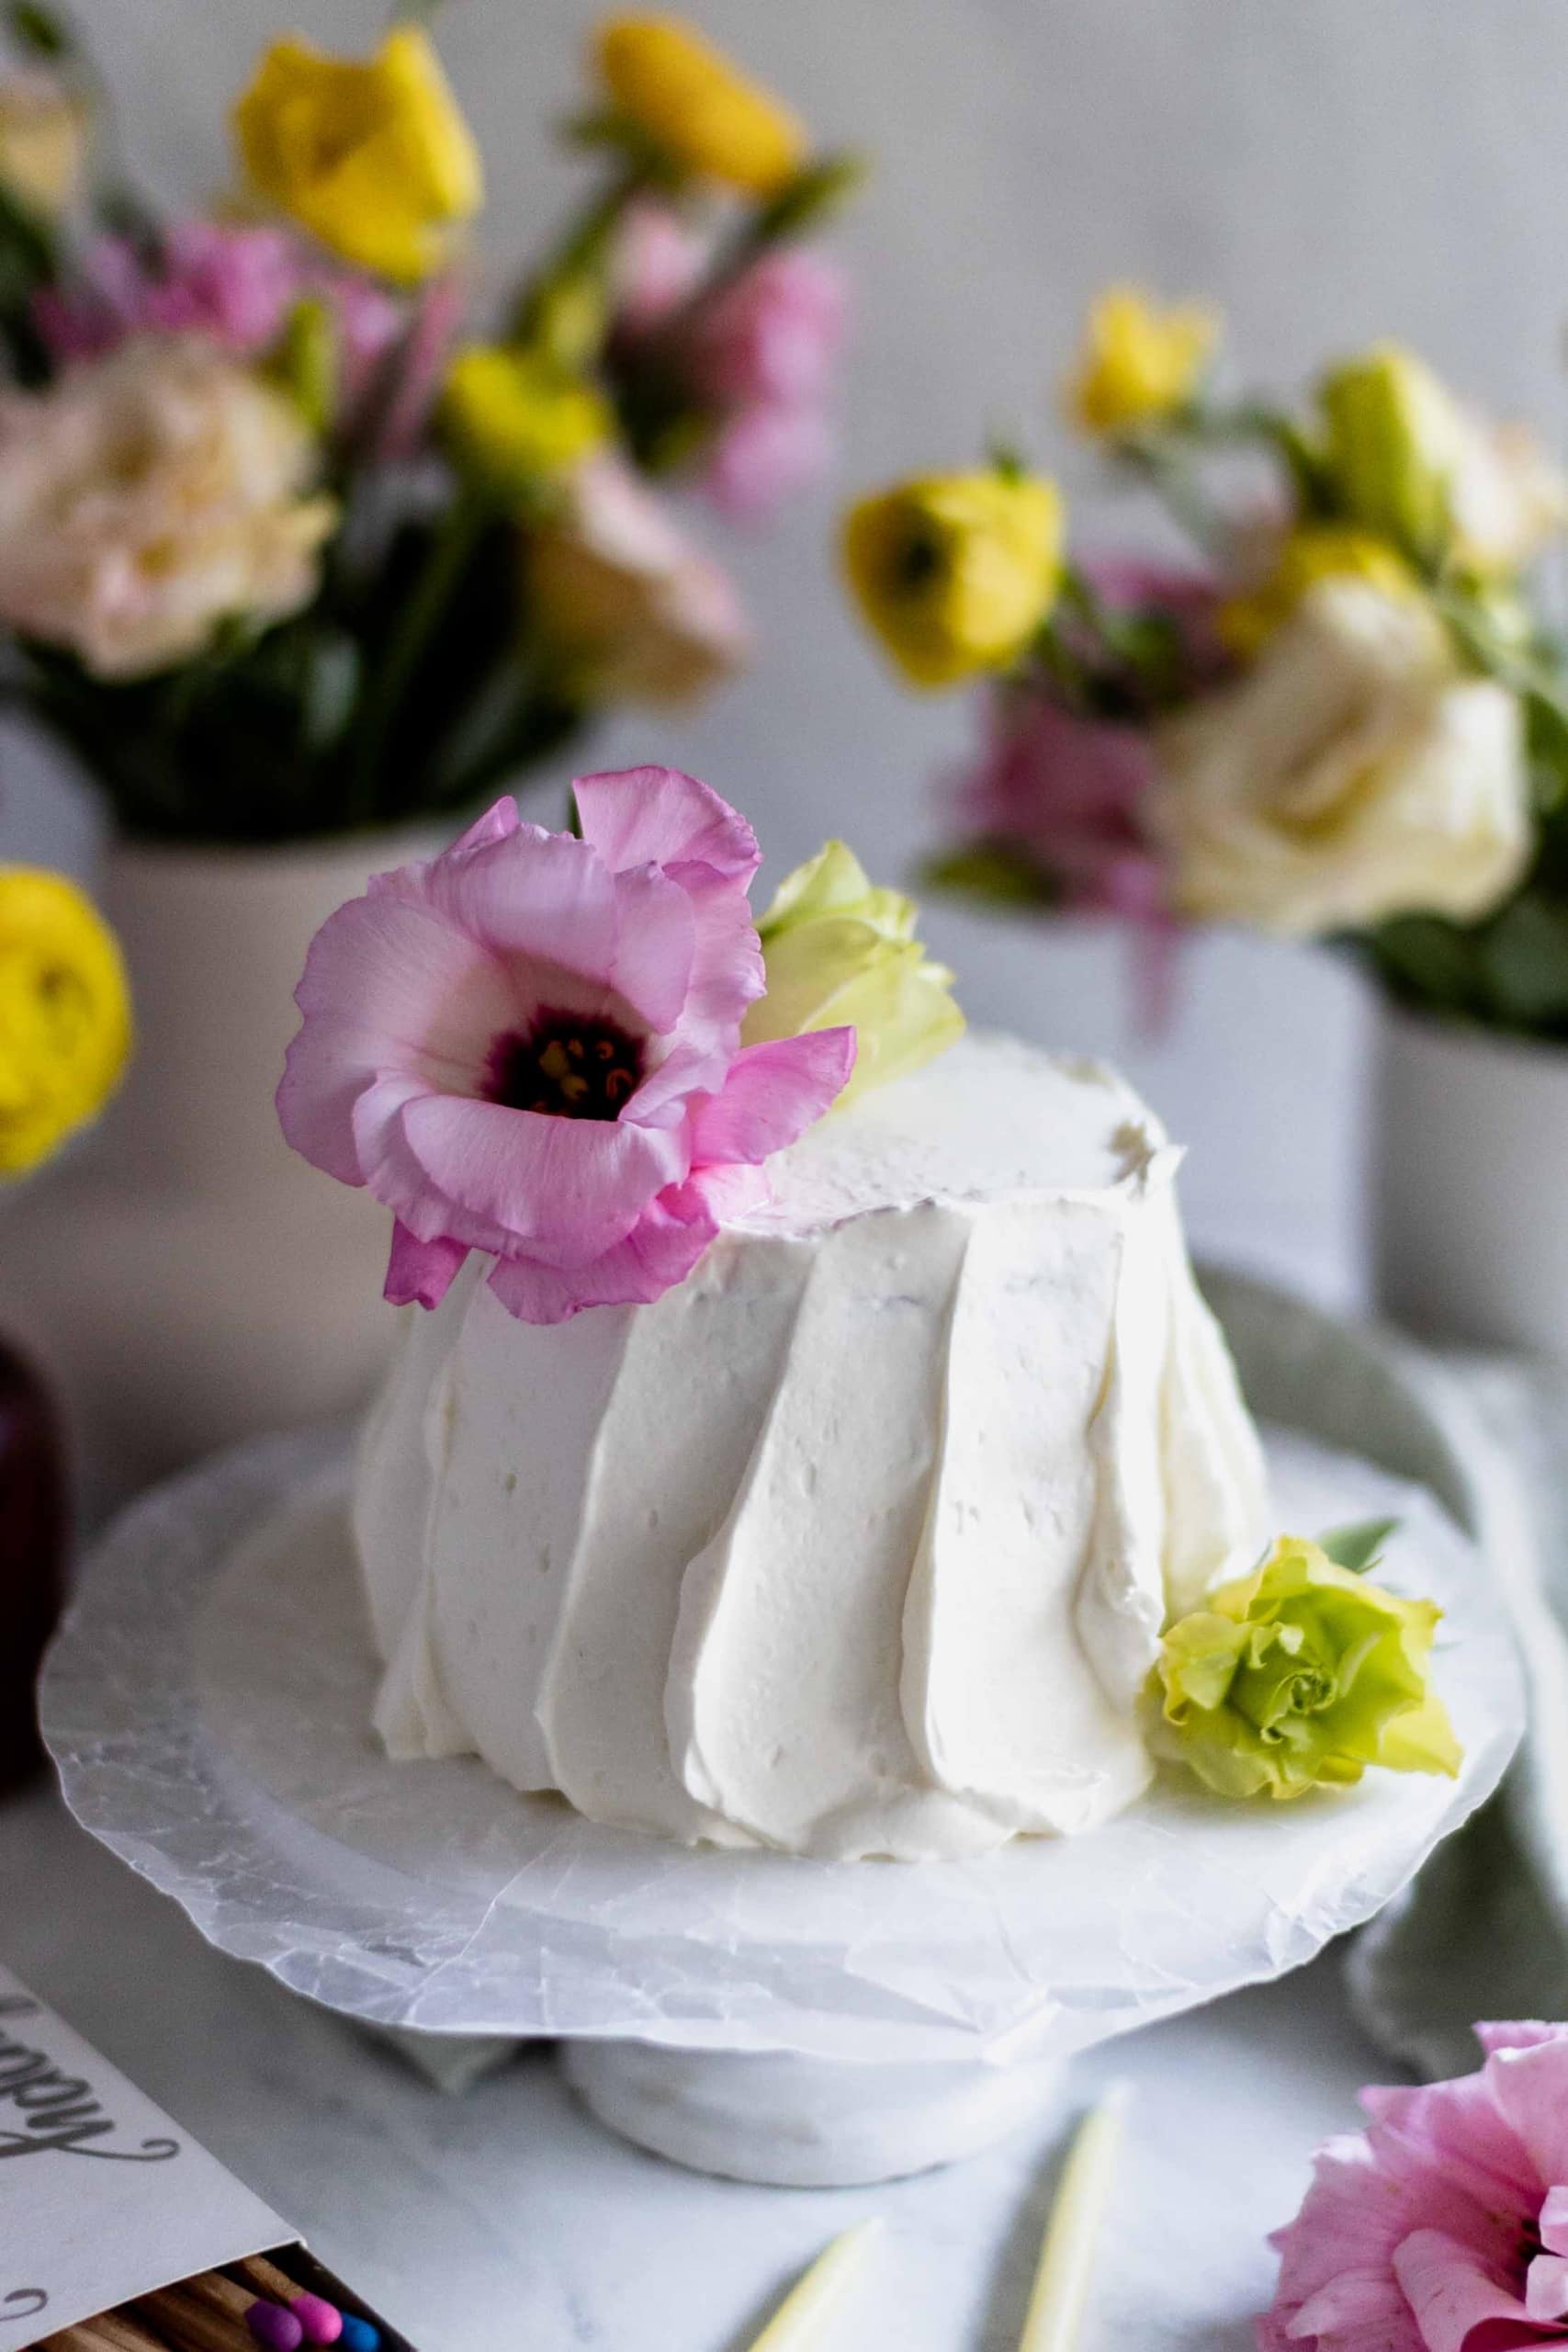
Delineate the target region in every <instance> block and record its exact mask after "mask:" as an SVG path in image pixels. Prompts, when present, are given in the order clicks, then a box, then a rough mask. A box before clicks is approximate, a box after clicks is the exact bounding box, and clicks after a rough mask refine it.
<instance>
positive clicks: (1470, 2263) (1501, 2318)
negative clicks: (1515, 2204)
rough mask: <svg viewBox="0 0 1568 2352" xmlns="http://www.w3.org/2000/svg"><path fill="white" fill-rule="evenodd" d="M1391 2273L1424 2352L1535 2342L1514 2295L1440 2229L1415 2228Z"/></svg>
mask: <svg viewBox="0 0 1568 2352" xmlns="http://www.w3.org/2000/svg"><path fill="white" fill-rule="evenodd" d="M1393 2274H1394V2277H1395V2278H1397V2279H1398V2281H1399V2284H1400V2286H1401V2288H1402V2289H1403V2290H1404V2299H1405V2301H1406V2302H1407V2303H1408V2304H1409V2305H1410V2308H1411V2310H1412V2312H1414V2313H1415V2316H1416V2325H1417V2327H1418V2328H1419V2329H1420V2331H1421V2340H1422V2342H1423V2344H1424V2345H1425V2346H1426V2347H1427V2352H1514V2347H1515V2346H1525V2345H1531V2344H1536V2343H1539V2342H1540V2331H1539V2330H1538V2329H1537V2328H1535V2327H1533V2326H1531V2324H1529V2319H1528V2317H1527V2314H1526V2312H1525V2307H1524V2305H1523V2303H1522V2302H1521V2301H1520V2300H1519V2298H1518V2296H1517V2295H1516V2294H1513V2293H1511V2292H1510V2291H1509V2290H1508V2289H1507V2288H1506V2287H1500V2286H1499V2285H1498V2284H1497V2282H1496V2280H1495V2278H1491V2277H1489V2276H1488V2275H1487V2273H1486V2271H1485V2270H1484V2269H1483V2267H1481V2265H1480V2264H1479V2263H1478V2262H1477V2261H1476V2258H1475V2256H1474V2255H1473V2254H1472V2253H1471V2251H1470V2249H1469V2248H1468V2247H1467V2246H1462V2245H1459V2244H1458V2243H1457V2242H1456V2241H1455V2240H1454V2239H1452V2238H1450V2237H1446V2236H1445V2235H1444V2234H1443V2233H1442V2231H1440V2230H1417V2231H1416V2233H1414V2235H1412V2236H1410V2237H1408V2238H1406V2239H1405V2241H1404V2245H1401V2246H1398V2247H1396V2248H1395V2250H1394V2256H1393Z"/></svg>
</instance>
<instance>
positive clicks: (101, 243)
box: [34, 220, 402, 401]
mask: <svg viewBox="0 0 1568 2352" xmlns="http://www.w3.org/2000/svg"><path fill="white" fill-rule="evenodd" d="M307 295H315V296H317V297H319V298H320V299H321V300H322V301H323V302H325V303H326V304H327V305H328V306H329V307H330V309H331V310H332V311H333V317H334V319H335V321H336V323H337V327H338V332H339V335H340V337H341V348H342V356H343V363H344V395H345V398H346V399H348V400H349V401H355V400H357V399H358V397H359V395H360V393H361V391H362V390H364V389H365V386H366V383H367V378H368V374H369V371H370V370H371V368H373V367H374V366H375V364H376V362H377V361H378V359H379V358H380V357H381V356H382V355H383V353H385V352H386V351H387V350H388V348H389V345H390V344H391V343H392V341H393V339H394V338H395V337H396V335H397V334H399V332H400V327H401V320H402V314H401V312H400V309H399V307H398V305H397V304H396V303H395V302H394V301H393V300H391V299H390V297H389V296H388V295H387V294H384V293H383V292H382V291H381V289H380V288H378V287H377V286H373V285H372V284H371V283H370V281H369V280H368V279H367V278H361V277H354V276H353V275H352V274H351V273H350V272H348V271H346V270H339V269H333V268H331V267H329V266H325V265H323V264H322V263H321V262H320V261H319V260H318V259H317V258H316V257H315V256H314V255H312V254H306V253H305V252H304V251H303V249H302V248H301V247H299V245H297V244H296V243H294V241H293V240H292V238H290V237H289V236H288V235H287V234H286V233H285V232H283V231H282V230H279V229H270V228H260V229H246V228H235V227H231V226H228V225H225V224H224V223H222V222H220V221H215V220H179V221H176V222H175V224H174V226H173V227H172V228H171V229H170V230H169V231H168V233H167V235H166V236H165V237H164V243H163V247H162V250H161V252H160V253H159V254H158V255H157V256H156V258H155V259H153V260H144V259H143V258H142V257H141V255H140V254H138V253H137V251H136V248H135V247H134V246H133V245H132V244H131V243H130V242H129V240H127V239H126V238H123V237H99V238H96V240H95V241H94V243H92V244H91V245H89V246H88V248H87V250H86V253H85V255H84V256H83V259H82V263H81V266H80V270H79V274H78V277H77V279H76V281H75V282H74V283H73V284H72V285H70V286H68V287H66V288H64V289H60V288H44V289H43V290H41V291H40V292H39V295H38V296H37V298H36V300H35V305H34V311H35V316H36V319H37V322H38V325H39V332H40V334H42V335H43V338H44V340H45V342H46V343H47V344H48V345H49V347H50V349H51V352H53V354H54V356H56V358H58V359H61V360H74V359H87V358H93V357H96V356H99V355H100V354H102V353H104V352H107V351H111V350H113V349H115V348H116V347H117V345H119V344H121V343H123V342H125V341H126V340H127V339H128V338H129V337H130V336H131V335H134V334H200V335H205V336H206V337H207V338H208V339H209V341H210V342H213V343H216V344H217V345H220V348H221V349H223V350H225V351H227V352H230V353H231V354H232V355H233V356H235V357H236V358H240V359H249V358H254V357H256V356H258V355H259V354H261V353H263V352H265V351H267V350H269V349H270V348H271V346H272V345H274V344H275V343H276V341H277V339H278V337H279V335H280V334H282V333H283V329H284V326H285V324H286V323H287V321H288V313H289V311H291V310H292V309H293V307H294V305H295V303H296V302H298V301H299V300H301V298H302V297H304V296H307Z"/></svg>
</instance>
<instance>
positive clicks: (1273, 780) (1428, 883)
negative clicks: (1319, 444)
mask: <svg viewBox="0 0 1568 2352" xmlns="http://www.w3.org/2000/svg"><path fill="white" fill-rule="evenodd" d="M1156 766H1157V774H1156V785H1155V787H1154V790H1153V792H1152V793H1151V795H1150V798H1149V803H1148V814H1149V822H1150V826H1151V829H1152V831H1154V833H1155V836H1156V840H1157V841H1158V842H1159V843H1160V844H1161V846H1162V848H1163V849H1164V851H1165V853H1166V854H1167V856H1168V859H1169V862H1170V865H1171V872H1172V888H1173V893H1174V896H1175V899H1176V902H1177V904H1178V906H1179V908H1180V910H1181V911H1182V912H1184V913H1185V914H1188V915H1191V916H1195V917H1199V918H1207V919H1210V920H1215V921H1222V922H1224V921H1231V922H1247V923H1255V924H1257V925H1258V926H1259V927H1260V928H1262V929H1264V930H1267V931H1275V932H1281V933H1290V934H1294V935H1307V934H1311V933H1317V932H1325V931H1335V930H1341V929H1356V928H1359V927H1361V926H1363V925H1366V924H1370V923H1375V922H1382V921H1384V920H1385V919H1386V918H1388V917H1390V916H1392V915H1396V914H1406V913H1416V912H1421V913H1427V914H1444V915H1450V916H1452V917H1454V918H1455V919H1456V920H1458V921H1460V922H1469V921H1473V920H1475V919H1476V918H1478V917H1480V916H1482V915H1484V914H1487V913H1489V912H1490V911H1491V910H1492V909H1493V908H1494V907H1495V906H1496V905H1497V904H1498V902H1499V901H1500V900H1501V899H1503V898H1504V897H1505V896H1506V894H1507V892H1508V890H1509V889H1510V888H1512V887H1513V885H1514V883H1515V882H1516V881H1517V879H1518V877H1519V875H1520V873H1521V872H1522V870H1523V868H1524V866H1525V864H1526V862H1527V860H1528V859H1529V854H1530V844H1531V828H1530V818H1529V779H1528V774H1527V769H1526V763H1525V752H1524V741H1523V728H1522V724H1521V719H1520V714H1519V707H1518V704H1517V700H1516V699H1515V697H1514V696H1513V695H1511V694H1509V693H1507V692H1506V690H1505V689H1504V688H1503V687H1502V686H1499V685H1496V684H1493V683H1492V682H1491V681H1490V680H1487V679H1480V678H1461V677H1459V676H1457V675H1456V674H1455V673H1454V670H1453V667H1452V662H1451V657H1450V653H1449V650H1448V644H1447V639H1446V638H1445V636H1444V633H1443V630H1442V628H1441V627H1440V625H1439V624H1438V621H1437V619H1436V618H1435V617H1434V616H1433V615H1432V614H1431V613H1430V611H1429V610H1427V607H1425V606H1424V605H1419V604H1417V603H1415V602H1414V601H1412V600H1410V599H1407V598H1393V597H1389V596H1385V595H1383V594H1381V593H1380V592H1379V590H1377V589H1376V588H1374V587H1372V586H1370V585H1369V584H1368V583H1367V582H1364V581H1359V580H1351V579H1336V580H1325V581H1323V582H1320V583H1319V584H1318V585H1317V586H1316V587H1314V588H1313V589H1312V590H1311V591H1310V592H1309V593H1308V594H1307V595H1306V596H1305V597H1304V598H1303V601H1302V603H1301V605H1300V606H1299V608H1298V610H1297V611H1296V613H1295V614H1294V615H1293V616H1292V618H1291V619H1290V620H1288V621H1287V622H1286V623H1285V624H1284V625H1283V627H1281V628H1280V629H1279V630H1278V631H1277V632H1276V634H1275V635H1274V636H1273V637H1272V638H1270V639H1269V642H1268V644H1267V646H1266V647H1265V649H1264V650H1263V653H1262V655H1261V657H1260V659H1259V660H1258V662H1257V664H1256V666H1255V667H1254V668H1253V669H1252V670H1251V671H1250V672H1248V673H1247V676H1246V677H1244V678H1243V679H1242V680H1241V681H1240V683H1239V684H1236V685H1234V686H1230V687H1227V688H1225V689H1224V690H1223V691H1222V692H1220V693H1218V694H1215V695H1211V696H1209V697H1208V698H1207V699H1206V700H1204V701H1202V702H1201V703H1199V704H1197V705H1195V706H1194V707H1192V708H1191V709H1190V710H1188V711H1186V712H1184V713H1183V714H1182V715H1181V716H1180V717H1179V718H1174V719H1171V720H1168V722H1167V723H1166V725H1165V726H1164V727H1163V728H1161V729H1160V730H1159V733H1158V735H1157V737H1156Z"/></svg>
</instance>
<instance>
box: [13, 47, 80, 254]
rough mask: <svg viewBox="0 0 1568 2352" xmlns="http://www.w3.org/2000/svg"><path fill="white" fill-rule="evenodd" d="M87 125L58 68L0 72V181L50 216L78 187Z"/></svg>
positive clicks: (61, 208) (77, 94) (76, 94)
mask: <svg viewBox="0 0 1568 2352" xmlns="http://www.w3.org/2000/svg"><path fill="white" fill-rule="evenodd" d="M91 130H92V118H91V115H90V113H89V110H88V107H87V104H86V101H85V98H84V97H83V96H81V93H80V92H79V91H76V90H73V89H71V88H70V87H69V86H68V85H66V84H65V83H64V82H62V80H61V79H60V77H59V75H58V74H51V73H47V72H45V71H44V70H43V69H42V68H40V67H37V66H34V67H29V68H27V69H24V70H23V71H22V72H19V73H16V74H6V75H5V76H3V77H0V186H4V187H6V188H8V189H9V190H10V192H11V194H12V195H13V196H17V197H20V198H21V200H22V202H23V203H24V204H27V205H30V206H31V207H32V209H33V210H34V211H35V212H41V213H42V215H43V216H44V218H45V220H54V219H55V218H56V217H57V215H58V214H60V213H62V212H63V211H64V210H65V209H66V208H67V206H68V205H69V204H70V203H71V202H72V200H73V198H74V197H75V196H76V194H77V191H78V190H79V188H80V187H81V185H82V173H83V168H84V166H85V163H86V160H87V142H88V139H89V137H90V134H91Z"/></svg>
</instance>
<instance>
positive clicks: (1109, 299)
mask: <svg viewBox="0 0 1568 2352" xmlns="http://www.w3.org/2000/svg"><path fill="white" fill-rule="evenodd" d="M1219 334H1220V322H1219V319H1218V317H1217V315H1216V314H1215V313H1214V312H1213V311H1208V310H1203V309H1201V308H1200V307H1199V306H1198V305H1197V304H1194V303H1182V304H1180V305H1179V306H1177V307H1176V308H1174V309H1171V310H1161V309H1160V308H1159V306H1158V305H1157V304H1156V303H1154V302H1151V301H1150V300H1149V298H1148V296H1147V295H1146V294H1145V293H1143V292H1142V291H1141V290H1140V289H1139V288H1137V287H1135V286H1111V287H1107V288H1106V290H1105V292H1104V293H1103V294H1101V295H1100V298H1099V300H1097V301H1096V302H1095V304H1094V306H1093V308H1092V309H1091V310H1090V311H1089V324H1088V326H1087V328H1086V329H1085V332H1084V340H1083V347H1082V349H1081V351H1080V352H1079V355H1078V360H1077V367H1076V368H1074V370H1073V373H1072V375H1071V376H1070V378H1069V379H1068V381H1067V388H1066V390H1067V413H1068V414H1069V416H1070V417H1071V418H1072V421H1073V422H1074V424H1078V425H1081V426H1082V427H1083V429H1084V431H1085V432H1086V433H1125V432H1127V431H1129V430H1130V429H1135V428H1136V427H1137V426H1139V425H1143V424H1158V423H1160V422H1161V421H1162V419H1164V418H1166V417H1168V416H1171V415H1173V414H1174V413H1176V412H1177V411H1178V410H1179V409H1183V408H1185V407H1186V406H1187V405H1188V403H1189V401H1190V400H1191V398H1192V395H1193V393H1194V392H1195V391H1196V390H1197V389H1198V386H1199V383H1200V381H1201V379H1202V376H1203V371H1204V369H1205V368H1207V366H1208V364H1209V358H1210V355H1211V354H1212V352H1213V348H1214V345H1215V344H1216V342H1217V341H1218V340H1219Z"/></svg>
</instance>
